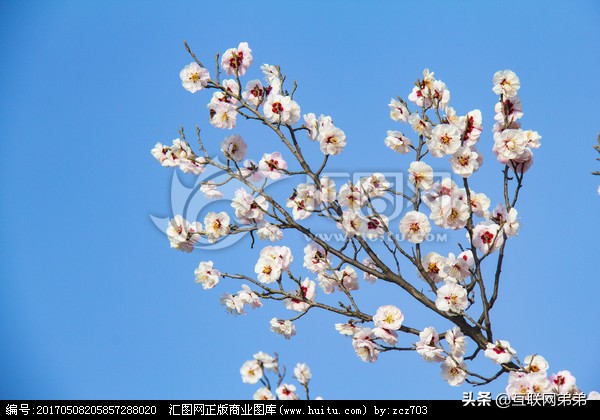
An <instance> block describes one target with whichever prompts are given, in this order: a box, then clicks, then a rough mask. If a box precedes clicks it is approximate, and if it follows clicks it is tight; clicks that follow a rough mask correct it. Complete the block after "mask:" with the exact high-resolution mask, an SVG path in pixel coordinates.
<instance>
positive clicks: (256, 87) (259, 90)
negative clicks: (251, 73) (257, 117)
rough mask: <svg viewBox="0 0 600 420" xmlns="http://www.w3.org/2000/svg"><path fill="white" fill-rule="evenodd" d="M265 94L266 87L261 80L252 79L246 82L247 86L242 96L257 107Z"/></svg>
mask: <svg viewBox="0 0 600 420" xmlns="http://www.w3.org/2000/svg"><path fill="white" fill-rule="evenodd" d="M264 96H265V88H264V87H263V85H262V83H261V81H260V80H258V79H257V80H250V81H249V82H248V83H246V88H245V89H244V91H243V92H242V98H244V99H245V100H246V102H248V103H249V104H251V105H253V106H255V107H257V106H259V105H260V104H261V102H262V101H263V99H264Z"/></svg>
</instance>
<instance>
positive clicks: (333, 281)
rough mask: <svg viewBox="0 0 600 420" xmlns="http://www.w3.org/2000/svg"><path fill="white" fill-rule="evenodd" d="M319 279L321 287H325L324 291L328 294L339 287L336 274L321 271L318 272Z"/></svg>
mask: <svg viewBox="0 0 600 420" xmlns="http://www.w3.org/2000/svg"><path fill="white" fill-rule="evenodd" d="M317 280H318V281H319V287H321V289H323V293H325V294H326V295H330V294H332V293H333V292H335V289H336V288H337V287H338V282H337V278H336V276H335V274H329V273H325V272H321V273H319V274H318V276H317Z"/></svg>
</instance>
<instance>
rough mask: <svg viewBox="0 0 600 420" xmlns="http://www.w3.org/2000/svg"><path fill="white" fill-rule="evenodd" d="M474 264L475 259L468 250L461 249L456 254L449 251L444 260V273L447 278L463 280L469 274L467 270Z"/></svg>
mask: <svg viewBox="0 0 600 420" xmlns="http://www.w3.org/2000/svg"><path fill="white" fill-rule="evenodd" d="M474 264H475V260H474V258H473V253H472V252H471V251H470V250H467V251H463V252H461V253H460V254H459V255H458V256H454V254H453V253H450V254H448V258H446V260H445V264H444V273H445V274H446V277H447V278H449V279H453V280H454V281H460V280H464V279H466V278H467V277H469V276H470V275H471V272H470V271H469V270H470V269H471V268H472V267H473V265H474Z"/></svg>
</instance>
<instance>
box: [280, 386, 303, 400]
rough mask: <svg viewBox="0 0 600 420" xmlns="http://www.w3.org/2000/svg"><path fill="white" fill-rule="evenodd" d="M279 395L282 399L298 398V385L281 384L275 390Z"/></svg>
mask: <svg viewBox="0 0 600 420" xmlns="http://www.w3.org/2000/svg"><path fill="white" fill-rule="evenodd" d="M275 393H276V394H277V397H279V399H280V400H298V399H299V398H298V395H297V394H296V387H295V386H294V385H290V384H281V385H279V386H278V387H277V389H276V390H275Z"/></svg>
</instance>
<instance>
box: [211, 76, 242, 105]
mask: <svg viewBox="0 0 600 420" xmlns="http://www.w3.org/2000/svg"><path fill="white" fill-rule="evenodd" d="M221 87H222V88H223V89H222V90H221V89H219V90H217V91H215V92H214V93H213V95H212V97H211V98H210V103H209V105H215V104H218V103H225V104H228V105H231V106H234V105H237V104H238V103H239V101H238V100H237V97H238V96H239V93H240V87H239V86H238V84H237V82H236V81H235V80H234V79H225V80H223V81H222V82H221ZM209 108H210V106H209Z"/></svg>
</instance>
